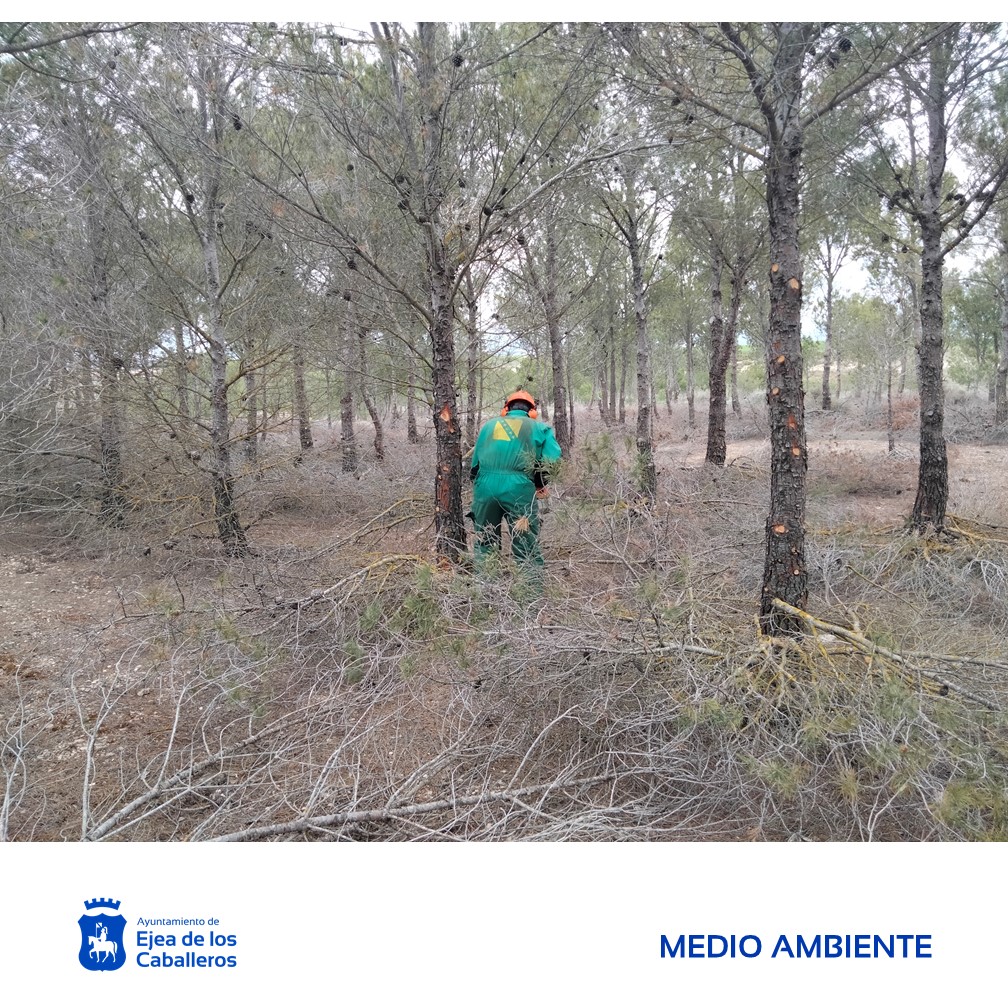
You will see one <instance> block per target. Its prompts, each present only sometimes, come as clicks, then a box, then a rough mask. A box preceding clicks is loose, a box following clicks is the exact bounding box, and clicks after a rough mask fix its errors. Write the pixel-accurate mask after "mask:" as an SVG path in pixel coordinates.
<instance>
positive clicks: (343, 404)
mask: <svg viewBox="0 0 1008 1008" xmlns="http://www.w3.org/2000/svg"><path fill="white" fill-rule="evenodd" d="M342 357H343V376H342V386H343V387H342V389H341V393H340V470H341V471H342V472H345V473H356V472H357V466H358V463H359V456H358V452H357V432H356V430H355V429H354V401H353V387H354V382H355V379H356V374H355V373H354V368H353V366H352V364H351V361H352V360H353V339H352V334H351V332H350V330H349V329H347V330H346V331H345V332H344V336H343V354H342Z"/></svg>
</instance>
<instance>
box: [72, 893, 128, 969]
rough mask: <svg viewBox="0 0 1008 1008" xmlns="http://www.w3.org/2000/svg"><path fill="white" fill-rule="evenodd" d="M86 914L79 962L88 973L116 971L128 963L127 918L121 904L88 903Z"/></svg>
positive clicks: (113, 901) (82, 923)
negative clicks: (125, 933) (124, 935)
mask: <svg viewBox="0 0 1008 1008" xmlns="http://www.w3.org/2000/svg"><path fill="white" fill-rule="evenodd" d="M84 906H85V908H86V909H87V911H88V912H87V913H85V914H82V915H81V918H80V920H78V921H77V923H78V924H80V929H81V947H80V952H79V953H78V954H77V958H78V959H79V960H80V964H81V966H83V967H84V969H89V970H116V969H119V967H120V966H122V965H123V964H124V963H125V962H126V949H125V948H123V932H124V930H125V928H126V918H125V917H123V915H122V914H121V913H118V912H117V911H118V910H119V900H111V899H105V898H104V897H103V898H102V899H91V900H85V901H84Z"/></svg>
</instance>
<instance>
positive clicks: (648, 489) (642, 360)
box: [628, 227, 658, 503]
mask: <svg viewBox="0 0 1008 1008" xmlns="http://www.w3.org/2000/svg"><path fill="white" fill-rule="evenodd" d="M628 239H629V250H630V273H631V276H632V279H633V296H634V326H635V329H636V335H637V466H638V470H639V475H640V485H641V492H642V493H643V494H644V496H645V497H646V498H647V500H648V501H649V502H650V503H654V499H655V496H656V495H657V493H658V479H657V475H656V473H655V462H654V440H653V438H652V435H651V402H652V390H651V348H650V345H649V341H648V334H647V306H646V304H645V301H644V269H643V266H642V265H641V255H640V245H639V243H638V238H637V231H636V228H634V227H631V228H630V230H629V231H628Z"/></svg>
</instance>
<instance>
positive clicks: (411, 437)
mask: <svg viewBox="0 0 1008 1008" xmlns="http://www.w3.org/2000/svg"><path fill="white" fill-rule="evenodd" d="M416 365H417V360H416V354H414V353H413V352H412V351H411V352H410V355H409V385H408V386H407V389H406V440H407V441H408V442H409V443H410V444H419V443H420V434H419V433H418V432H417V422H416V380H417V373H416Z"/></svg>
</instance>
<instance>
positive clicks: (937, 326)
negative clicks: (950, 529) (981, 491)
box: [910, 221, 948, 531]
mask: <svg viewBox="0 0 1008 1008" xmlns="http://www.w3.org/2000/svg"><path fill="white" fill-rule="evenodd" d="M921 240H922V245H923V252H922V253H921V342H920V348H919V350H918V352H917V354H918V369H919V375H920V462H919V467H918V475H917V496H916V498H915V500H914V506H913V513H912V515H911V518H910V521H911V524H912V526H913V528H914V529H916V530H917V531H923V530H924V529H925V528H927V526H928V525H931V526H933V527H934V528H936V529H941V528H943V527H944V525H945V509H946V507H947V506H948V453H947V449H946V446H945V431H944V422H945V389H944V383H943V378H942V363H943V359H944V348H943V346H942V326H943V314H944V312H943V308H942V257H941V230H940V227H938V226H937V225H936V224H934V223H933V222H932V221H925V222H923V225H922V227H921Z"/></svg>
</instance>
